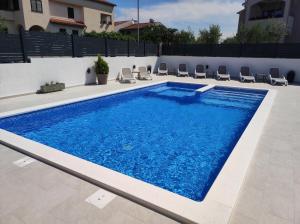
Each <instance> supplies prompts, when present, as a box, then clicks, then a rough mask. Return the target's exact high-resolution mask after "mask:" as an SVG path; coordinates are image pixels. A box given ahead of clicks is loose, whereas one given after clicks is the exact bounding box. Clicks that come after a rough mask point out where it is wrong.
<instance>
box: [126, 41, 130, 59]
mask: <svg viewBox="0 0 300 224" xmlns="http://www.w3.org/2000/svg"><path fill="white" fill-rule="evenodd" d="M127 57H130V41H129V39H128V40H127Z"/></svg>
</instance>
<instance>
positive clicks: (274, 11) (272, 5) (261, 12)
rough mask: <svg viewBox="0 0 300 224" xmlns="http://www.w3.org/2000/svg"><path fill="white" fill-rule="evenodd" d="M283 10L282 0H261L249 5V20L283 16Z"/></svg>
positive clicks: (283, 3)
mask: <svg viewBox="0 0 300 224" xmlns="http://www.w3.org/2000/svg"><path fill="white" fill-rule="evenodd" d="M284 10H285V2H284V1H268V2H266V1H261V2H259V3H257V4H254V5H252V6H251V7H250V13H249V21H254V20H267V19H278V18H283V17H284Z"/></svg>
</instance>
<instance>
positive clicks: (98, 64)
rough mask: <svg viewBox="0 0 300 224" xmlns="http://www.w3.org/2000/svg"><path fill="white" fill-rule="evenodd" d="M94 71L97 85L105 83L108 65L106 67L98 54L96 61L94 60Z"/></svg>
mask: <svg viewBox="0 0 300 224" xmlns="http://www.w3.org/2000/svg"><path fill="white" fill-rule="evenodd" d="M95 73H96V76H97V80H98V84H99V85H105V84H107V78H108V73H109V67H108V64H107V62H106V61H104V60H103V58H102V57H101V56H100V55H98V59H97V61H95Z"/></svg>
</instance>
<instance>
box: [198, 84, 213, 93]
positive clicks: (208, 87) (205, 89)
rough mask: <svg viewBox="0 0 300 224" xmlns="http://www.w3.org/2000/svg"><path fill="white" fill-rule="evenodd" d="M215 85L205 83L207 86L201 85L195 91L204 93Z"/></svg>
mask: <svg viewBox="0 0 300 224" xmlns="http://www.w3.org/2000/svg"><path fill="white" fill-rule="evenodd" d="M215 86H216V85H207V86H204V87H201V88H199V89H196V92H199V93H204V92H206V91H208V90H210V89H212V88H214V87H215Z"/></svg>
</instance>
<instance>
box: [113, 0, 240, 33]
mask: <svg viewBox="0 0 300 224" xmlns="http://www.w3.org/2000/svg"><path fill="white" fill-rule="evenodd" d="M110 1H111V2H113V3H116V4H117V8H116V21H117V20H128V19H132V18H134V19H136V18H137V12H136V5H137V0H110ZM243 2H244V0H140V17H141V22H142V21H148V20H149V19H150V18H152V19H154V20H156V21H159V22H161V23H163V24H164V25H166V26H167V27H172V28H177V29H179V30H182V29H184V30H188V29H191V30H192V31H193V32H194V34H195V35H196V36H197V35H198V33H199V29H203V28H208V27H209V25H211V24H219V25H220V26H221V30H222V33H223V38H226V37H229V36H233V35H234V34H235V33H236V30H237V26H238V15H237V12H238V11H239V10H241V9H242V3H243Z"/></svg>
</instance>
